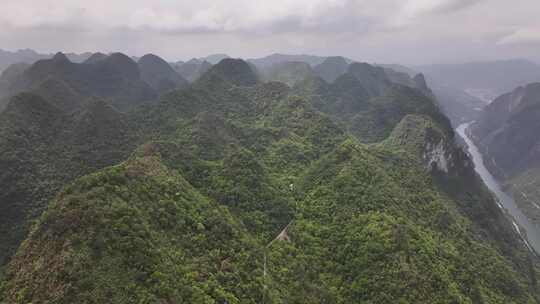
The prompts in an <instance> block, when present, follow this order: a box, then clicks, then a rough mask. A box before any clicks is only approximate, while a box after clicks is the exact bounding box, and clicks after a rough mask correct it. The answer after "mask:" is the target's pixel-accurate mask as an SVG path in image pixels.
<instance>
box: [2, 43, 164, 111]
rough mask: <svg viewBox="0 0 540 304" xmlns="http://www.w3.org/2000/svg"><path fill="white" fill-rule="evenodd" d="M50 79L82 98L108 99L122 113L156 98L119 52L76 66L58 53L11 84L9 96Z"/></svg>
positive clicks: (128, 59)
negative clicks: (65, 85) (65, 86)
mask: <svg viewBox="0 0 540 304" xmlns="http://www.w3.org/2000/svg"><path fill="white" fill-rule="evenodd" d="M50 78H53V79H55V80H56V81H60V82H63V83H65V84H67V85H68V86H69V87H70V88H71V89H72V90H74V91H75V92H77V93H78V94H80V95H83V96H87V97H90V96H97V97H101V98H107V99H109V100H110V102H111V104H113V105H114V106H116V107H117V108H119V109H121V110H128V109H130V108H132V107H133V106H134V105H137V104H140V103H143V102H148V101H151V100H153V99H155V98H156V93H155V92H154V90H152V89H151V88H150V87H149V86H148V85H147V84H146V83H145V82H143V81H142V80H141V76H140V71H139V68H138V66H137V63H135V62H134V61H133V60H131V59H130V58H129V57H127V56H125V55H123V54H120V53H114V54H111V55H109V56H107V57H106V58H104V59H102V60H97V61H95V62H93V63H82V64H78V63H73V62H71V61H69V59H68V58H67V57H66V56H65V55H64V54H62V53H58V54H56V55H55V56H54V57H53V58H52V59H46V60H40V61H38V62H36V63H35V64H33V65H32V66H31V67H29V68H28V69H26V70H25V71H24V72H23V73H22V75H21V76H20V77H18V78H17V80H16V81H14V82H12V83H11V85H10V92H9V93H10V94H11V95H13V94H16V93H18V92H21V91H27V90H32V89H33V88H37V87H39V86H40V85H41V83H42V82H44V81H46V80H48V79H50ZM51 94H54V93H51Z"/></svg>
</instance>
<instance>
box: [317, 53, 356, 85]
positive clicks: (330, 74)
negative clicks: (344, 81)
mask: <svg viewBox="0 0 540 304" xmlns="http://www.w3.org/2000/svg"><path fill="white" fill-rule="evenodd" d="M348 66H349V63H348V62H347V60H345V58H343V57H340V56H333V57H328V58H326V59H325V60H324V61H323V62H322V63H321V64H319V65H317V66H315V67H314V68H313V70H314V71H315V73H316V74H317V75H319V76H320V77H321V78H322V79H324V80H326V81H327V82H334V80H336V79H337V78H338V77H339V76H341V75H343V73H345V72H346V71H347V68H348Z"/></svg>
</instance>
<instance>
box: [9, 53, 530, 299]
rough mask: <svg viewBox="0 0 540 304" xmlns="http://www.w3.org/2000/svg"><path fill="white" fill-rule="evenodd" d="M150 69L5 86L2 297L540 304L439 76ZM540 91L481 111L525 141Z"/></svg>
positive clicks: (526, 259) (96, 57)
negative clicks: (463, 142) (458, 134)
mask: <svg viewBox="0 0 540 304" xmlns="http://www.w3.org/2000/svg"><path fill="white" fill-rule="evenodd" d="M136 59H137V61H135V60H134V59H133V58H131V57H129V56H126V55H124V54H121V53H113V54H108V55H106V54H101V53H95V54H92V55H89V56H88V57H87V58H86V59H85V61H83V62H81V63H76V62H72V61H71V60H69V58H68V57H67V56H66V55H64V54H62V53H57V54H56V55H54V56H53V57H52V58H45V59H40V60H38V61H37V62H35V63H32V64H27V63H23V64H20V63H18V64H15V65H12V66H10V67H8V68H7V69H6V70H5V71H4V73H3V74H2V77H1V78H0V79H2V82H3V88H4V91H3V93H4V96H5V98H4V99H2V100H3V102H4V104H5V106H4V109H3V111H1V112H0V184H1V185H2V191H1V192H0V253H1V255H0V265H1V268H0V294H1V296H0V299H1V300H0V302H2V301H4V302H6V303H29V302H32V303H45V302H54V303H105V302H114V303H131V302H134V301H135V302H164V303H175V302H178V303H260V301H261V299H265V300H264V301H265V302H269V303H306V302H308V303H355V302H372V303H393V302H404V303H434V302H435V303H482V302H484V303H498V302H499V303H512V302H513V303H535V302H538V299H539V298H540V294H539V292H538V290H539V289H538V288H539V287H540V286H538V280H537V276H538V274H539V271H540V270H539V269H540V268H538V267H539V265H540V264H539V262H540V260H539V259H538V257H537V255H536V254H535V253H534V252H535V251H534V250H536V248H531V247H530V245H529V244H528V242H527V240H526V237H525V236H523V235H522V234H521V233H520V230H519V229H518V230H516V228H515V226H514V223H513V222H512V218H511V217H509V215H508V214H507V213H506V212H505V211H504V210H503V209H501V208H499V206H498V203H497V201H496V199H495V198H494V197H493V195H492V194H491V193H490V192H489V191H488V190H487V189H486V187H485V185H484V184H483V182H482V180H481V179H480V177H479V176H478V175H476V173H475V171H474V165H473V163H472V161H471V159H470V158H469V156H468V155H467V153H466V151H464V150H463V149H462V148H461V146H460V145H458V144H457V139H456V138H455V135H454V132H453V127H452V123H454V124H455V123H458V122H459V120H460V119H464V118H463V117H460V116H459V112H457V111H449V110H448V109H451V106H453V105H455V104H454V103H453V101H452V100H451V99H445V100H444V101H441V99H439V96H438V95H437V94H438V93H437V92H438V91H436V90H432V88H431V86H430V79H431V78H430V75H427V76H424V75H423V74H419V73H415V72H414V70H412V69H407V68H404V67H400V66H397V65H372V64H369V63H364V62H353V61H351V60H350V59H346V58H344V57H328V58H323V57H315V56H306V55H298V56H296V55H295V56H289V55H270V56H268V57H265V58H261V59H254V60H242V59H233V58H228V56H224V55H219V56H215V57H207V58H204V59H194V60H190V61H188V62H186V63H167V62H166V61H165V60H163V59H162V58H160V57H159V56H157V55H153V54H148V55H144V56H142V57H141V58H136ZM218 59H219V61H218V62H217V63H215V64H213V63H211V62H212V61H214V60H218ZM410 73H411V74H413V75H410ZM426 78H427V80H426ZM535 88H536V86H535V85H530V86H527V87H525V88H521V89H518V91H517V92H514V93H513V94H510V95H508V96H509V97H504V96H503V97H501V99H500V100H501V101H500V102H493V103H492V104H491V105H489V106H488V108H486V112H485V113H488V114H482V115H485V116H486V117H487V115H491V114H489V113H492V112H493V113H501V114H500V115H503V116H504V120H505V121H507V122H508V123H504V124H503V127H502V128H503V133H504V132H506V130H507V129H508V132H514V131H513V128H514V124H512V123H510V122H513V121H514V120H517V119H518V118H521V117H522V116H523V115H524V114H521V113H527V115H531V117H536V116H534V115H536V114H535V113H536V112H534V111H532V110H531V109H535V108H534V105H535V104H536V103H535V101H536V100H537V94H536V93H535V92H536V91H535ZM453 90H454V91H452V92H451V93H449V95H451V96H458V95H459V94H465V93H463V89H462V88H459V87H457V88H453ZM518 95H519V96H520V99H519V102H517V101H512V100H517V99H516V98H515V96H518ZM523 96H530V98H529V97H523ZM455 100H459V102H461V105H458V106H457V108H458V109H463V107H471V106H474V102H475V101H474V102H468V101H467V100H463V99H462V98H460V97H455ZM508 100H510V101H508ZM507 102H510V103H511V104H517V105H518V106H516V107H515V109H514V107H512V111H511V112H508V113H507V112H504V109H508V107H505V106H504V105H505V104H506V103H507ZM498 104H501V105H503V106H501V107H500V108H501V109H503V110H498V109H499V108H497V105H498ZM490 108H493V109H494V110H489V109H490ZM522 111H525V112H522ZM447 115H449V116H451V117H450V118H452V119H453V120H452V121H451V120H450V119H449V118H448V117H447ZM530 119H531V120H534V118H530ZM485 120H486V121H489V119H488V118H486V119H485ZM482 121H483V120H480V121H479V124H480V123H482ZM496 121H497V119H496V120H495V122H496ZM528 121H529V118H527V119H526V120H525V121H524V122H525V123H527V122H528ZM515 126H516V127H517V126H519V124H516V125H515ZM490 128H495V129H496V130H500V128H501V127H500V126H495V124H492V125H490ZM524 128H526V127H524ZM486 129H488V128H486ZM490 130H491V129H490ZM486 132H490V131H489V130H488V131H486ZM500 132H501V131H496V133H497V134H498V133H500ZM512 134H513V133H512ZM526 134H530V135H531V136H532V133H531V132H529V133H526ZM488 137H489V136H488ZM493 138H497V137H493ZM504 138H510V137H504ZM524 140H525V139H524ZM528 140H529V139H527V141H528ZM495 143H496V141H494V142H493V145H495ZM491 144H492V143H489V145H491ZM514 146H515V147H516V148H517V147H518V146H516V145H514ZM490 149H491V148H490ZM533 150H534V149H533ZM516 153H517V152H516ZM531 153H532V152H531ZM530 155H531V161H532V160H535V159H536V158H535V157H534V154H530Z"/></svg>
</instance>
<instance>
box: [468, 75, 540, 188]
mask: <svg viewBox="0 0 540 304" xmlns="http://www.w3.org/2000/svg"><path fill="white" fill-rule="evenodd" d="M539 118H540V83H532V84H529V85H527V86H525V87H519V88H517V89H515V90H514V91H512V92H510V93H507V94H503V95H501V96H500V97H498V98H496V99H495V100H494V101H493V102H492V103H491V104H490V105H488V106H487V107H486V108H485V110H484V111H483V113H482V115H481V116H480V118H479V119H478V122H476V123H475V124H473V125H472V126H471V128H470V132H471V134H472V135H473V138H474V140H475V142H476V143H477V145H478V146H479V148H480V150H481V151H482V152H483V154H484V155H486V156H487V157H486V158H485V159H486V160H487V163H486V165H487V166H488V168H489V169H490V171H492V172H493V173H495V175H497V176H498V177H499V178H501V179H505V178H509V177H511V176H513V175H515V174H518V173H519V172H521V171H523V170H525V169H526V168H529V167H531V166H536V165H537V164H539V163H540V133H538V132H537V130H538V129H539V128H540V119H539Z"/></svg>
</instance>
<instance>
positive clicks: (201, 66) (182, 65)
mask: <svg viewBox="0 0 540 304" xmlns="http://www.w3.org/2000/svg"><path fill="white" fill-rule="evenodd" d="M211 67H212V64H211V63H209V62H208V61H201V60H199V59H195V58H193V59H191V60H189V61H187V62H177V63H176V64H175V65H174V69H175V70H176V71H177V72H178V74H180V75H181V76H182V77H184V78H185V79H186V80H188V81H189V82H194V81H195V80H197V79H199V77H201V75H202V74H204V73H206V71H208V70H209V69H210V68H211Z"/></svg>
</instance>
